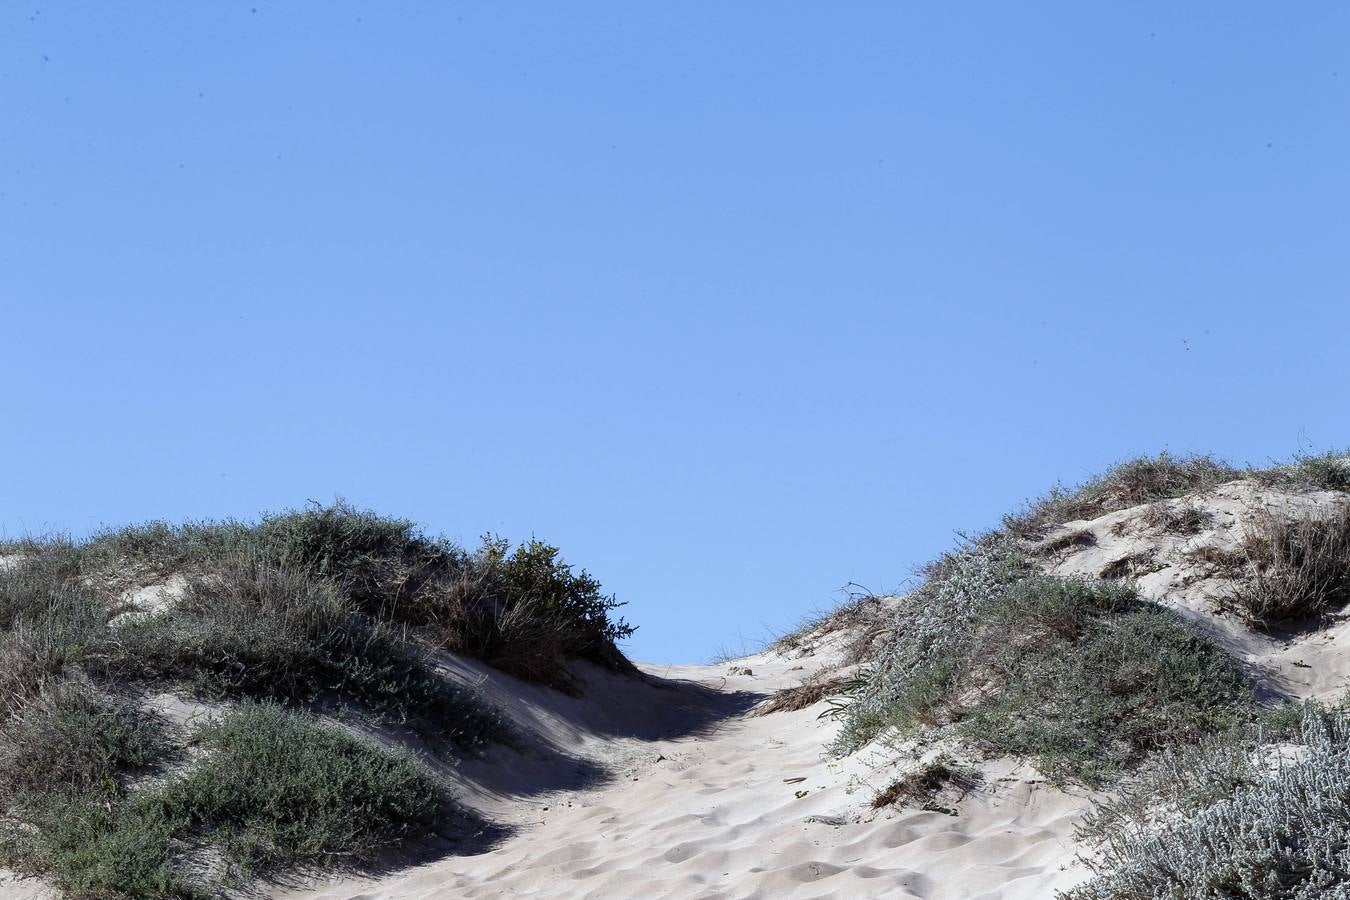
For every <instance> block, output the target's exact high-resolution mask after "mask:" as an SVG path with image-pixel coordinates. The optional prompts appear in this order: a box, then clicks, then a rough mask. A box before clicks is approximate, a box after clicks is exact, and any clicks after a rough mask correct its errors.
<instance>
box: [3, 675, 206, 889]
mask: <svg viewBox="0 0 1350 900" xmlns="http://www.w3.org/2000/svg"><path fill="white" fill-rule="evenodd" d="M166 752H168V741H167V735H166V732H165V726H164V725H163V723H162V722H161V721H160V720H159V719H157V718H155V717H154V716H150V715H147V714H146V713H144V712H143V711H141V710H139V709H137V708H136V707H135V706H134V705H133V704H131V703H128V702H126V701H122V700H117V699H114V698H112V697H108V696H105V695H102V694H99V693H98V692H97V691H95V690H94V689H92V688H91V687H90V686H88V685H85V684H80V683H78V682H74V681H49V682H47V683H46V684H44V685H43V687H42V689H41V690H40V691H39V692H38V693H37V694H36V695H35V696H33V697H30V698H29V699H28V700H27V701H26V702H24V703H23V704H22V705H21V706H18V707H17V708H14V709H11V710H10V713H9V716H8V718H7V719H6V720H5V721H4V722H3V724H0V807H2V808H3V812H4V814H3V816H2V817H0V862H3V864H4V865H6V866H8V867H9V868H11V869H12V870H14V871H16V872H18V873H20V874H24V875H45V876H47V877H48V878H49V879H51V880H52V881H53V882H54V883H55V884H56V886H58V887H60V888H63V889H64V890H66V891H67V892H68V893H70V894H71V895H73V896H90V897H95V896H96V897H122V896H126V897H139V896H190V895H191V893H192V892H191V891H189V890H187V889H186V888H185V887H183V886H182V885H179V884H178V882H177V880H176V879H175V878H173V876H172V875H171V873H170V872H169V869H168V855H167V849H166V848H162V847H158V846H155V844H156V841H157V840H161V839H162V837H163V836H160V838H155V837H154V836H153V835H151V834H150V833H149V832H146V831H141V830H135V831H132V830H128V831H127V832H125V833H123V834H122V835H121V839H120V841H118V842H115V843H109V842H107V841H104V840H101V839H99V837H98V835H96V834H94V833H92V832H90V831H89V829H88V828H87V827H86V826H87V824H88V823H89V822H91V821H93V820H96V819H99V818H107V817H111V816H112V815H113V813H112V810H113V809H114V808H120V807H121V805H122V804H123V803H124V802H125V796H126V786H127V780H128V778H129V777H130V776H131V775H132V774H133V773H134V772H136V771H138V770H141V769H144V768H145V767H147V766H149V765H151V764H153V763H155V762H156V761H157V760H158V759H159V758H160V757H162V756H163V755H164V754H165V753H166Z"/></svg>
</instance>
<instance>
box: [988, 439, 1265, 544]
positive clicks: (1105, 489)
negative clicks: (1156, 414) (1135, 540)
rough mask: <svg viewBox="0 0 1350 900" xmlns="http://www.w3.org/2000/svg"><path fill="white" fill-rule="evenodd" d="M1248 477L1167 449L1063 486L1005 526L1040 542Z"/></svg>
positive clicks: (1219, 462)
mask: <svg viewBox="0 0 1350 900" xmlns="http://www.w3.org/2000/svg"><path fill="white" fill-rule="evenodd" d="M1244 474H1245V473H1244V472H1243V470H1241V469H1236V468H1234V467H1232V466H1230V465H1229V464H1228V463H1226V462H1224V461H1222V460H1219V459H1216V458H1214V457H1212V456H1174V455H1172V454H1170V453H1168V452H1166V451H1163V452H1162V453H1159V454H1158V455H1157V456H1156V457H1150V456H1141V457H1138V458H1136V459H1131V460H1127V461H1126V462H1123V463H1120V464H1118V465H1116V466H1115V467H1113V468H1112V469H1110V470H1109V471H1107V472H1106V473H1105V474H1103V475H1098V476H1096V477H1093V478H1091V479H1089V480H1088V481H1086V482H1084V483H1083V484H1082V485H1079V486H1078V487H1076V488H1073V489H1068V488H1064V487H1061V486H1057V487H1055V488H1053V489H1052V490H1051V491H1050V493H1048V494H1047V495H1046V496H1044V497H1042V498H1040V499H1039V500H1036V501H1033V502H1032V503H1031V504H1029V505H1028V507H1027V508H1026V509H1025V510H1023V511H1021V512H1019V513H1016V514H1013V515H1009V516H1005V517H1004V520H1003V524H1004V527H1005V528H1006V529H1007V531H1008V532H1009V533H1011V534H1013V535H1016V536H1017V537H1021V538H1026V539H1034V538H1038V537H1040V536H1041V535H1043V534H1045V532H1046V531H1048V530H1049V529H1051V528H1053V527H1054V526H1056V525H1063V524H1064V523H1066V522H1076V521H1079V520H1082V519H1094V518H1096V517H1098V516H1101V515H1105V514H1106V513H1109V512H1115V511H1117V510H1121V509H1129V508H1131V507H1134V506H1140V505H1142V504H1145V503H1155V502H1157V501H1160V500H1170V499H1174V498H1176V497H1181V496H1184V495H1186V494H1190V493H1193V492H1195V491H1201V490H1207V489H1209V488H1212V487H1216V486H1217V485H1220V484H1223V483H1224V482H1227V481H1233V480H1235V479H1238V478H1241V477H1243V475H1244Z"/></svg>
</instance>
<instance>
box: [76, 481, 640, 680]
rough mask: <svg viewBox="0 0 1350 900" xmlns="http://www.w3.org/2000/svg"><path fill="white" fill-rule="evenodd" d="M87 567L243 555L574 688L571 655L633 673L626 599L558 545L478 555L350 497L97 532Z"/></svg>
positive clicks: (486, 550)
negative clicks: (245, 517)
mask: <svg viewBox="0 0 1350 900" xmlns="http://www.w3.org/2000/svg"><path fill="white" fill-rule="evenodd" d="M81 553H82V554H83V559H84V562H85V566H86V568H87V569H90V570H92V571H97V572H99V573H100V574H102V575H103V576H105V577H108V576H117V575H118V573H119V572H120V573H122V574H121V575H120V576H118V577H121V578H126V574H125V573H126V571H127V570H128V568H130V569H131V570H132V571H144V572H145V573H150V574H153V575H155V576H159V577H162V576H164V575H167V574H169V573H173V572H184V573H188V574H194V575H199V576H210V575H212V574H213V573H215V572H217V571H219V570H221V569H222V568H226V567H230V566H234V565H237V564H238V560H239V559H244V560H248V561H250V562H252V563H256V564H265V565H270V566H272V567H274V568H277V569H284V570H286V571H290V572H293V573H296V574H297V576H301V577H307V578H310V579H313V580H316V581H323V582H327V583H331V584H332V585H334V586H335V587H336V588H337V590H338V591H339V592H340V593H342V594H343V595H344V596H346V597H347V598H348V599H349V600H350V601H351V603H352V604H353V605H354V606H355V608H356V609H357V610H359V611H360V612H362V613H364V614H365V615H367V616H369V617H370V618H371V619H373V620H375V621H377V622H381V623H387V624H391V625H397V626H409V627H412V628H414V629H417V630H418V631H419V633H421V634H422V636H423V637H425V638H427V639H429V640H431V641H432V642H434V643H436V644H439V645H440V646H442V647H444V648H445V649H447V650H452V651H455V652H459V653H464V654H467V655H471V656H474V657H477V658H479V659H482V660H484V661H485V662H488V663H489V664H491V665H493V666H496V667H497V668H500V669H502V670H503V671H506V672H509V673H511V674H513V675H517V676H519V677H522V678H527V679H530V680H535V681H542V682H544V683H546V684H550V685H552V686H554V687H558V688H561V689H564V690H572V689H573V688H574V685H573V683H572V680H571V678H570V676H569V675H568V673H567V671H566V663H567V660H568V659H569V658H583V659H587V660H590V661H592V662H595V663H597V664H599V665H602V666H604V667H606V668H609V669H612V670H614V671H619V672H629V673H631V672H633V671H634V669H633V667H632V665H631V663H629V662H628V660H627V659H626V658H624V656H623V654H622V653H620V652H619V650H618V648H617V646H616V642H617V641H620V640H623V639H625V638H627V637H629V636H630V635H632V633H633V631H634V630H635V629H634V627H633V626H631V625H629V624H628V623H627V622H625V621H624V620H623V619H622V618H615V617H613V616H612V613H613V612H614V611H615V610H616V609H618V608H619V607H620V606H622V604H621V603H619V602H617V601H616V600H615V599H614V598H613V597H611V596H607V595H605V594H604V593H603V592H602V590H601V587H600V583H599V582H598V581H596V580H595V579H594V578H592V577H591V576H590V575H589V574H588V573H587V572H585V571H580V572H575V571H573V570H572V568H571V567H570V566H568V565H566V564H565V563H563V562H562V560H561V559H560V558H559V554H558V549H557V548H556V547H552V546H550V545H548V544H545V543H543V542H541V541H537V540H531V541H529V542H527V543H525V544H522V545H520V546H518V547H516V548H515V549H514V550H512V549H511V546H510V544H509V543H508V542H507V541H505V540H502V539H500V538H494V537H488V538H485V539H484V541H483V545H482V547H481V548H480V549H479V550H478V551H477V552H476V553H468V552H467V551H465V550H464V549H463V548H461V547H458V546H457V545H455V544H452V543H450V542H449V541H445V540H443V539H433V538H429V537H427V536H426V535H424V534H422V533H421V532H420V531H419V530H418V529H417V528H416V526H415V525H413V523H412V522H410V521H408V520H406V519H396V518H389V517H385V516H380V515H377V514H375V513H373V512H370V511H367V510H360V509H357V508H355V507H353V506H351V505H350V504H347V503H345V502H342V501H338V502H336V503H334V504H332V505H329V506H320V505H317V504H315V505H311V506H308V507H306V508H305V509H302V510H293V511H290V512H285V513H280V514H270V515H264V516H263V517H262V519H261V520H260V521H259V522H258V523H256V524H244V523H239V522H221V523H211V522H195V523H188V524H185V525H181V526H172V525H167V524H165V523H162V522H151V523H148V524H146V525H141V526H133V527H130V528H123V529H119V530H108V531H104V532H101V533H100V534H98V535H96V536H95V538H94V539H93V540H91V541H90V542H89V544H88V545H87V546H85V547H83V548H81Z"/></svg>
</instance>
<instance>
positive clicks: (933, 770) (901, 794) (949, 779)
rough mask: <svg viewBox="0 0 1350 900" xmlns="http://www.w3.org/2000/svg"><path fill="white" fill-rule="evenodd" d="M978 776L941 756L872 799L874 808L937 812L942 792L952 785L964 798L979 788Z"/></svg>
mask: <svg viewBox="0 0 1350 900" xmlns="http://www.w3.org/2000/svg"><path fill="white" fill-rule="evenodd" d="M978 783H979V782H978V775H977V774H976V773H975V772H973V771H971V770H969V769H966V768H965V767H963V766H958V765H957V764H956V763H955V761H953V760H952V758H951V757H949V756H945V755H944V756H939V757H938V758H937V759H934V760H931V761H929V762H926V763H924V764H923V765H921V766H919V768H917V769H915V770H914V771H912V772H909V773H907V774H905V775H904V776H902V777H900V778H897V779H896V780H895V781H892V782H891V783H890V784H888V785H886V787H884V788H883V789H882V790H880V791H878V792H877V795H876V796H875V797H873V798H872V808H873V809H881V808H882V807H886V806H923V807H924V808H926V809H932V808H934V800H935V798H936V797H937V796H938V794H939V793H940V792H941V791H942V790H943V788H945V787H947V786H948V785H951V786H953V787H956V788H958V789H959V790H960V791H961V793H962V794H965V793H968V792H969V791H971V790H973V789H974V788H975V787H976V786H977V785H978Z"/></svg>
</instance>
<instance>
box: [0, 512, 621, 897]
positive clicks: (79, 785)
mask: <svg viewBox="0 0 1350 900" xmlns="http://www.w3.org/2000/svg"><path fill="white" fill-rule="evenodd" d="M146 586H148V588H147V587H146ZM143 589H145V590H150V591H152V592H155V591H157V592H158V593H156V594H155V595H154V596H155V597H156V598H157V599H151V600H147V599H146V596H148V595H145V594H144V590H143ZM618 606H619V604H618V603H617V602H616V601H615V600H614V599H613V598H612V597H609V596H607V595H605V594H604V593H603V592H602V590H601V587H600V584H599V582H597V581H596V580H595V579H594V578H592V577H591V576H590V575H588V574H587V573H585V572H577V571H574V570H573V569H572V568H571V567H570V566H568V565H566V564H565V563H563V562H562V560H561V559H560V558H559V555H558V551H557V549H556V548H554V547H551V546H549V545H547V544H544V543H542V542H540V541H530V542H528V543H526V544H524V545H522V546H519V547H515V548H512V547H511V546H510V545H509V544H508V543H507V542H505V541H503V540H500V539H496V538H492V539H489V540H486V541H485V542H484V545H483V547H482V548H480V549H479V550H478V551H476V552H473V553H470V552H468V551H465V550H463V549H462V548H460V547H458V546H456V545H454V544H452V543H450V542H448V541H444V540H441V539H433V538H429V537H426V536H425V535H423V534H422V533H421V532H419V531H418V530H417V529H416V528H415V527H414V526H413V525H412V524H411V523H410V522H407V521H405V520H402V519H390V518H386V517H382V516H378V515H376V514H374V513H370V512H366V511H362V510H357V509H354V508H352V507H350V506H348V505H346V504H343V503H338V504H334V505H332V506H323V507H320V506H313V507H310V508H306V509H304V510H299V511H294V512H288V513H283V514H279V515H270V516H264V517H263V518H262V519H261V520H260V521H258V522H256V523H240V522H214V523H212V522H206V523H188V524H185V525H181V526H172V525H167V524H164V523H151V524H149V525H144V526H134V527H130V528H125V529H120V530H109V531H104V532H102V533H99V534H97V535H95V536H94V537H93V538H92V539H90V540H89V541H86V542H82V543H76V542H72V541H68V540H64V539H54V540H26V541H22V542H14V543H12V545H10V546H9V547H8V548H7V558H6V559H5V560H4V561H3V564H0V865H5V866H8V867H9V868H11V869H13V870H14V871H17V872H20V873H22V874H26V875H36V876H42V877H45V878H46V879H47V880H48V881H49V882H50V883H51V884H53V885H54V886H55V887H57V888H58V889H60V890H62V891H64V892H65V893H67V894H68V895H70V896H95V897H109V898H112V897H192V896H218V895H219V890H218V889H219V888H220V886H221V885H222V884H224V883H225V882H223V881H221V879H222V878H224V879H226V881H229V882H230V883H231V884H234V885H235V886H239V885H242V884H245V883H246V881H247V879H249V878H251V877H253V876H255V875H257V874H260V873H264V874H265V873H271V872H275V871H278V870H281V869H285V868H287V867H293V866H297V865H299V866H317V867H329V868H331V867H332V866H334V865H338V866H347V865H355V864H365V863H368V862H371V861H372V860H374V858H375V857H376V856H377V855H379V854H381V853H384V852H385V851H386V850H388V849H389V848H392V847H394V846H396V845H399V844H401V843H404V842H406V841H408V840H412V839H424V838H434V837H437V836H442V837H444V836H449V831H448V830H447V829H449V830H453V829H454V828H458V827H459V826H458V824H456V823H462V822H463V821H465V814H463V813H462V811H460V810H459V809H458V807H456V805H455V804H454V803H453V801H451V800H450V799H449V797H448V795H447V793H446V789H445V786H444V785H443V784H442V783H441V781H440V780H439V779H438V778H437V777H436V776H434V775H432V774H430V773H429V770H428V769H426V768H425V767H424V766H423V765H422V764H421V763H420V762H419V761H418V760H417V759H416V758H415V757H414V756H412V755H411V754H410V753H409V752H407V751H405V750H403V749H400V747H399V745H398V743H397V741H398V740H401V739H409V740H416V741H417V743H418V746H424V745H423V744H422V743H421V739H422V738H435V739H437V740H436V741H435V742H433V743H431V744H430V746H431V747H433V748H437V749H435V752H436V753H438V754H452V753H455V752H460V753H463V752H476V751H477V749H478V748H480V747H482V746H483V745H484V744H486V743H488V742H491V741H505V742H510V741H513V740H514V738H513V736H512V735H511V733H510V731H509V729H508V728H507V726H506V724H505V718H504V716H503V714H502V713H501V712H500V711H499V710H497V709H495V708H494V707H492V706H491V705H489V704H488V703H487V702H486V701H484V700H483V699H482V698H481V697H480V696H479V695H478V694H477V693H476V692H475V691H473V690H472V689H470V688H468V687H465V686H464V685H462V684H460V683H458V682H456V681H454V680H453V679H452V678H451V677H450V676H449V674H447V672H446V671H445V670H444V668H443V666H442V665H441V663H440V662H439V661H438V658H437V654H438V653H439V652H441V651H446V650H450V651H458V652H462V653H467V654H471V655H474V656H476V657H478V658H480V659H482V660H484V661H486V662H488V663H489V664H492V665H494V666H497V667H498V668H501V669H503V670H506V671H508V672H510V673H512V674H514V675H517V676H520V677H525V678H532V679H534V680H537V681H541V682H544V683H546V684H549V685H552V686H554V687H557V688H560V689H563V690H567V691H575V690H577V685H576V684H575V682H573V681H572V679H571V676H570V675H569V674H568V664H569V661H570V660H573V659H578V658H579V659H587V660H590V661H592V662H595V663H596V664H599V665H602V666H606V667H608V668H610V669H612V670H616V671H633V669H632V665H631V663H629V662H628V660H627V659H626V658H624V656H623V655H622V654H621V653H620V652H619V650H618V648H617V646H616V644H615V642H616V641H618V640H620V639H622V638H624V637H626V636H627V635H629V634H631V633H632V630H633V629H632V628H631V627H630V626H628V625H627V624H626V623H625V622H624V621H623V620H622V619H618V618H615V617H613V616H612V612H613V611H614V610H615V609H616V608H617V607H618ZM164 694H167V695H176V696H178V697H180V698H186V699H188V700H191V701H192V702H197V703H204V704H206V705H207V707H208V708H210V709H213V710H215V711H216V712H215V715H214V716H213V718H212V720H211V722H210V724H208V725H207V726H205V727H202V728H199V729H197V730H196V731H195V732H193V733H191V734H188V733H187V732H186V731H185V730H184V729H182V728H180V727H177V726H174V725H173V724H171V722H170V721H169V720H168V719H166V718H164V717H163V716H162V715H160V714H158V713H156V712H155V709H156V708H158V707H157V706H156V705H155V703H152V702H150V701H151V698H152V697H153V696H154V695H164ZM156 702H158V701H156ZM339 721H341V722H343V723H349V724H356V725H360V726H362V727H363V728H365V729H367V730H368V729H370V728H372V727H376V726H381V725H391V724H392V725H396V726H398V727H397V728H396V729H394V730H393V731H391V732H389V733H390V734H391V735H393V738H392V739H391V743H390V744H388V745H386V744H379V743H374V742H372V741H370V740H367V739H365V738H362V737H358V736H357V734H356V732H355V731H353V730H350V729H349V724H338V722H339ZM400 736H401V737H400ZM452 826H453V827H452Z"/></svg>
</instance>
